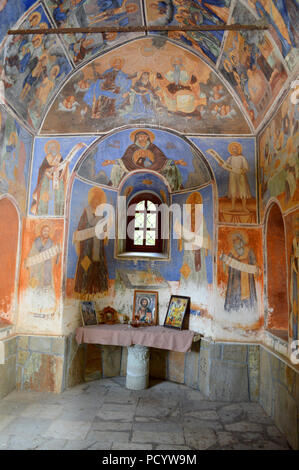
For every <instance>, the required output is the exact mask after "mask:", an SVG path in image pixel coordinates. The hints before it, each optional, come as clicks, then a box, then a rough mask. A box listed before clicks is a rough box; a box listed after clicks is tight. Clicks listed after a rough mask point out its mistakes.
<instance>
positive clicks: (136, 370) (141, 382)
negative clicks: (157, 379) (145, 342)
mask: <svg viewBox="0 0 299 470" xmlns="http://www.w3.org/2000/svg"><path fill="white" fill-rule="evenodd" d="M148 376H149V348H147V347H146V346H141V345H139V344H136V345H134V346H129V347H128V362H127V380H126V387H127V388H128V389H129V390H144V389H145V388H147V387H148Z"/></svg>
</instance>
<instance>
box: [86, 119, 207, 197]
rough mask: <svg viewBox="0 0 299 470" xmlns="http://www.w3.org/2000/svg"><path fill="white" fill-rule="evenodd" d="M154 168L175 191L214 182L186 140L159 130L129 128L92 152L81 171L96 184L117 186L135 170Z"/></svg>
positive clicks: (114, 135)
mask: <svg viewBox="0 0 299 470" xmlns="http://www.w3.org/2000/svg"><path fill="white" fill-rule="evenodd" d="M141 169H142V170H152V171H156V172H158V173H160V174H161V175H162V176H163V177H165V178H166V180H167V181H168V184H169V187H170V189H171V191H172V192H173V191H179V190H182V189H187V188H192V187H198V186H201V185H202V184H205V183H207V182H209V181H210V179H211V176H210V173H209V170H208V168H207V165H206V164H205V163H204V161H203V159H202V157H201V155H200V154H199V152H196V151H195V150H194V149H192V147H190V145H189V144H187V143H186V142H185V141H184V140H183V139H181V138H180V137H178V136H176V135H175V134H171V133H169V132H165V131H161V130H157V129H148V128H146V129H142V128H134V129H126V130H124V131H121V132H117V133H115V134H112V135H110V136H109V137H107V138H105V139H104V140H102V141H101V142H100V143H99V144H98V145H97V147H96V148H93V149H92V150H91V151H90V152H88V154H87V156H86V158H85V159H84V161H83V162H82V164H81V166H80V168H79V170H78V174H79V175H80V176H81V177H82V178H84V179H86V180H89V181H93V182H94V183H100V184H105V185H108V186H111V187H114V188H117V187H118V186H119V184H120V182H121V181H122V179H123V178H124V177H125V176H126V175H127V174H128V173H129V172H130V171H134V170H141Z"/></svg>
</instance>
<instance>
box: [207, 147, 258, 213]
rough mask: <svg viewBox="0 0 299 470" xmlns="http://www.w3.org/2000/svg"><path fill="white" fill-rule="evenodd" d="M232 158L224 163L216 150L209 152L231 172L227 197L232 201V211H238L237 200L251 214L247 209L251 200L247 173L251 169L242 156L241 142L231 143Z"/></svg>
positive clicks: (229, 148) (244, 210)
mask: <svg viewBox="0 0 299 470" xmlns="http://www.w3.org/2000/svg"><path fill="white" fill-rule="evenodd" d="M227 148H228V151H229V153H230V156H229V157H228V159H227V160H226V161H224V160H223V159H222V158H221V157H220V156H219V155H218V153H217V152H216V151H215V150H212V149H210V150H208V151H207V152H208V153H209V154H210V155H212V157H213V158H215V160H216V161H217V163H218V164H219V165H220V166H221V167H222V168H223V169H224V170H227V171H228V172H229V179H228V190H227V197H228V198H229V199H231V210H232V211H235V210H236V200H237V199H240V200H241V202H242V211H243V212H249V209H247V207H246V202H247V199H250V198H251V197H252V196H251V192H250V187H249V182H248V178H247V173H248V172H249V170H250V168H249V165H248V162H247V160H246V158H245V157H244V155H242V150H243V149H242V145H241V144H240V143H239V142H231V143H230V144H229V145H228V147H227Z"/></svg>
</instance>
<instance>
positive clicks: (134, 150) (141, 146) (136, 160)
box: [102, 129, 186, 191]
mask: <svg viewBox="0 0 299 470" xmlns="http://www.w3.org/2000/svg"><path fill="white" fill-rule="evenodd" d="M130 139H131V140H132V141H133V144H131V145H129V147H128V148H127V150H126V151H125V153H124V154H123V156H122V157H121V158H120V159H117V160H105V161H104V162H103V163H102V165H103V166H107V165H113V168H112V170H111V176H110V182H109V184H110V185H111V186H114V187H117V186H118V185H119V183H120V181H121V180H122V178H123V176H124V175H125V174H126V173H128V172H129V171H133V170H137V169H148V170H153V171H157V172H159V173H161V174H162V175H163V176H165V178H166V179H167V180H168V182H169V184H170V187H171V189H172V190H173V191H176V190H178V189H181V188H182V176H181V173H180V170H179V168H178V165H182V166H186V162H185V161H184V160H183V159H180V160H172V159H170V158H167V157H166V155H165V154H164V153H163V152H162V150H160V149H159V147H157V145H155V144H154V143H153V141H154V140H155V135H154V133H153V132H151V131H149V130H147V129H146V130H145V129H138V130H135V131H133V132H132V133H131V134H130Z"/></svg>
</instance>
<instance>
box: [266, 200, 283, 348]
mask: <svg viewBox="0 0 299 470" xmlns="http://www.w3.org/2000/svg"><path fill="white" fill-rule="evenodd" d="M266 268H267V271H266V272H267V299H268V318H267V324H266V327H267V329H268V330H270V331H271V332H272V333H273V334H275V335H277V336H280V337H282V338H283V339H286V340H287V339H288V297H287V265H286V245H285V230H284V221H283V217H282V213H281V210H280V208H279V206H278V205H277V204H276V203H273V204H272V205H271V206H270V208H269V210H268V214H267V218H266Z"/></svg>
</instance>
